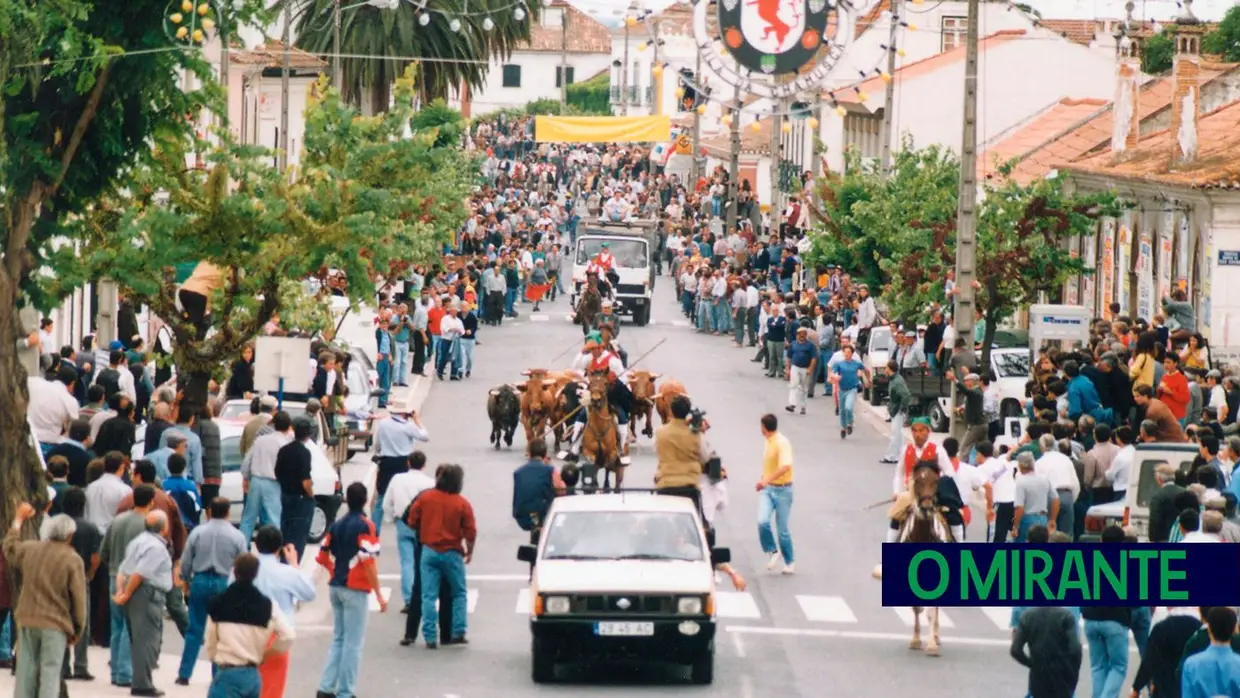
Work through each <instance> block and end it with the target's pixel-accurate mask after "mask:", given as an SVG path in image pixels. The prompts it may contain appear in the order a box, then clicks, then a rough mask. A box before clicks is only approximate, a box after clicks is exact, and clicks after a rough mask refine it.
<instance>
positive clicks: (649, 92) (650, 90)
mask: <svg viewBox="0 0 1240 698" xmlns="http://www.w3.org/2000/svg"><path fill="white" fill-rule="evenodd" d="M646 104H649V105H651V106H654V85H651V86H650V87H647V88H646Z"/></svg>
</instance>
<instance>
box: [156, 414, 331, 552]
mask: <svg viewBox="0 0 1240 698" xmlns="http://www.w3.org/2000/svg"><path fill="white" fill-rule="evenodd" d="M232 402H245V403H246V419H244V420H237V419H225V418H223V416H222V415H221V418H220V419H217V420H216V423H217V424H218V425H219V427H220V462H221V465H222V475H221V478H220V496H221V497H227V498H228V500H229V501H230V502H231V503H232V507H231V509H230V511H229V516H228V518H229V520H230V521H232V522H233V523H234V524H240V523H241V512H242V510H243V509H244V505H245V495H244V493H243V492H242V487H241V462H242V458H241V433H242V432H243V431H244V430H245V423H246V421H248V417H249V401H248V400H240V401H239V400H234V401H232ZM295 404H299V403H285V408H286V409H287V408H289V407H291V406H292V405H295ZM304 413H305V405H304V404H302V405H301V412H300V413H299V414H304ZM290 415H293V413H292V411H290ZM293 416H296V415H293ZM145 433H146V426H145V425H142V426H139V427H138V432H137V440H136V443H135V445H134V453H133V458H134V459H135V460H137V459H139V458H141V457H142V451H143V437H144V435H145ZM310 453H311V456H312V457H311V461H310V479H311V484H312V486H313V488H314V502H315V509H314V518H313V520H312V521H311V522H310V542H311V543H318V542H319V541H321V540H322V539H323V536H324V535H326V533H327V528H328V527H329V526H331V524H332V522H333V521H335V520H336V513H337V511H339V509H340V503H341V501H342V497H341V485H340V473H339V472H337V471H336V468H335V466H333V465H332V464H331V460H330V459H329V458H328V457H327V454H326V453H325V452H324V450H323V448H322V447H319V448H314V449H311V450H310Z"/></svg>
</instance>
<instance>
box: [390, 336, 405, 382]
mask: <svg viewBox="0 0 1240 698" xmlns="http://www.w3.org/2000/svg"><path fill="white" fill-rule="evenodd" d="M392 346H394V347H395V351H394V352H392V363H393V368H395V373H394V374H393V376H392V382H393V383H399V384H402V385H403V384H404V382H405V379H406V378H408V377H409V342H392Z"/></svg>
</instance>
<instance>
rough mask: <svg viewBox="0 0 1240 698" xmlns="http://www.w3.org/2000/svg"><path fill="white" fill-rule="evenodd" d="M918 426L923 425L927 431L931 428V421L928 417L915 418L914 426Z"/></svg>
mask: <svg viewBox="0 0 1240 698" xmlns="http://www.w3.org/2000/svg"><path fill="white" fill-rule="evenodd" d="M918 424H920V425H922V426H923V427H925V428H927V429H929V428H930V420H929V419H927V418H926V417H914V418H913V426H917V425H918Z"/></svg>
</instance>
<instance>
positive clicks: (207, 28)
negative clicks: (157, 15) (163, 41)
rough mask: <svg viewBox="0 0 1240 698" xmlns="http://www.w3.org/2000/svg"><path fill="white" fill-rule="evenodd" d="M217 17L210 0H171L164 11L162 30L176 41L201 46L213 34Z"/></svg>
mask: <svg viewBox="0 0 1240 698" xmlns="http://www.w3.org/2000/svg"><path fill="white" fill-rule="evenodd" d="M218 18H219V13H218V12H217V11H216V8H215V6H214V3H213V2H212V0H172V2H169V3H168V9H167V10H166V11H165V12H164V32H165V33H166V34H167V35H168V38H170V39H172V40H173V41H176V42H178V43H182V44H189V45H191V46H201V45H202V44H203V42H204V41H206V40H207V39H209V38H210V37H211V36H213V35H214V33H215V25H216V22H217V21H218Z"/></svg>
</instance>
